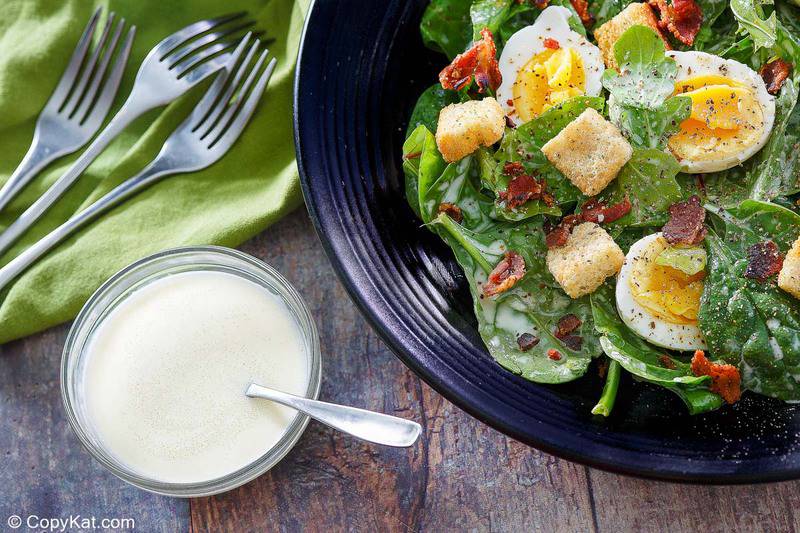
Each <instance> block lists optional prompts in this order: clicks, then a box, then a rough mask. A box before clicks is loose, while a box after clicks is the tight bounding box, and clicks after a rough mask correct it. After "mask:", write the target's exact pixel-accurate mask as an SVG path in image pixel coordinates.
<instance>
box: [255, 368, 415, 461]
mask: <svg viewBox="0 0 800 533" xmlns="http://www.w3.org/2000/svg"><path fill="white" fill-rule="evenodd" d="M245 394H246V395H247V396H249V397H251V398H264V399H266V400H272V401H273V402H277V403H279V404H282V405H286V406H287V407H291V408H293V409H296V410H298V411H300V412H301V413H305V414H307V415H308V416H310V417H311V418H313V419H314V420H317V421H319V422H322V423H323V424H326V425H328V426H331V427H332V428H335V429H338V430H339V431H343V432H345V433H349V434H350V435H353V436H354V437H358V438H359V439H363V440H366V441H369V442H374V443H376V444H384V445H386V446H397V447H407V446H411V445H412V444H414V442H415V441H416V440H417V437H419V434H420V433H421V432H422V426H420V425H419V424H417V423H416V422H413V421H411V420H405V419H403V418H398V417H396V416H389V415H384V414H381V413H375V412H373V411H367V410H365V409H358V408H356V407H347V406H345V405H336V404H332V403H327V402H320V401H319V400H310V399H308V398H302V397H300V396H295V395H293V394H287V393H285V392H281V391H277V390H274V389H268V388H266V387H262V386H261V385H257V384H255V383H251V384H250V386H249V387H247V391H246V392H245Z"/></svg>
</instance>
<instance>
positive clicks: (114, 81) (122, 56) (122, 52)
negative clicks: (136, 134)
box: [81, 26, 136, 124]
mask: <svg viewBox="0 0 800 533" xmlns="http://www.w3.org/2000/svg"><path fill="white" fill-rule="evenodd" d="M135 36H136V26H131V27H130V28H129V29H128V34H127V35H126V36H125V41H123V43H122V46H121V47H120V49H119V52H117V58H116V60H115V62H114V67H113V68H112V69H111V72H110V73H109V75H108V78H107V79H106V81H105V83H104V84H103V88H102V89H101V90H100V95H99V96H98V97H97V102H95V103H94V106H93V107H90V106H91V105H92V102H88V103H87V104H86V107H87V108H86V111H85V112H84V111H83V106H81V113H83V116H82V117H81V124H83V123H84V122H86V121H87V120H88V119H89V117H90V116H92V117H95V118H98V119H99V120H102V119H103V118H104V117H105V116H106V113H108V110H109V109H110V108H111V103H112V102H113V101H114V97H115V96H116V94H117V89H119V84H120V82H121V81H122V75H123V74H124V73H125V66H126V65H127V64H128V56H130V53H131V47H132V46H133V38H134V37H135ZM110 55H111V54H110V53H109V57H110Z"/></svg>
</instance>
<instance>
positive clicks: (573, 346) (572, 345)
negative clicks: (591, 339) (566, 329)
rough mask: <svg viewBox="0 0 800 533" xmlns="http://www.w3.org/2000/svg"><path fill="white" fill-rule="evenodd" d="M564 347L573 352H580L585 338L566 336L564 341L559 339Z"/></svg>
mask: <svg viewBox="0 0 800 533" xmlns="http://www.w3.org/2000/svg"><path fill="white" fill-rule="evenodd" d="M559 340H560V341H561V342H563V343H564V345H565V346H566V347H567V348H569V349H570V350H572V351H575V352H577V351H580V349H581V346H583V337H581V336H580V335H565V336H564V337H563V338H562V339H559Z"/></svg>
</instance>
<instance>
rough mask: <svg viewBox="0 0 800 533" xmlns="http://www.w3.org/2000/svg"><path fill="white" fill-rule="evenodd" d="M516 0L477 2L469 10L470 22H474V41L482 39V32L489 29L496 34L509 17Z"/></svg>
mask: <svg viewBox="0 0 800 533" xmlns="http://www.w3.org/2000/svg"><path fill="white" fill-rule="evenodd" d="M514 3H515V2H514V0H475V1H474V2H472V6H471V7H470V9H469V16H470V20H471V21H472V39H473V40H475V41H476V40H478V39H480V38H481V30H482V29H483V28H489V30H490V31H491V32H492V33H493V34H494V33H497V31H498V30H499V29H500V26H501V25H502V24H504V23H505V22H506V21H507V20H508V17H509V15H511V7H512V5H513V4H514Z"/></svg>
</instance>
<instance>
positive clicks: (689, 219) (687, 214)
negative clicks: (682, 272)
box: [661, 196, 706, 244]
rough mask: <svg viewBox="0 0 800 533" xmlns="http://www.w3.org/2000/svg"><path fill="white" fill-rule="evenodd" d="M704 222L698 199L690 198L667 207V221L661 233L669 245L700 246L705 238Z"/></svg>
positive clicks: (704, 211) (701, 207)
mask: <svg viewBox="0 0 800 533" xmlns="http://www.w3.org/2000/svg"><path fill="white" fill-rule="evenodd" d="M705 220H706V210H705V209H703V206H702V205H701V204H700V198H698V197H697V196H692V197H691V198H689V199H688V200H686V201H685V202H678V203H675V204H672V205H671V206H669V220H668V221H667V223H666V224H665V225H664V227H663V228H662V229H661V231H662V232H663V234H664V238H665V239H666V240H667V242H668V243H670V244H700V243H701V242H702V241H703V239H704V238H705V236H706V228H705V226H704V225H703V223H704V222H705Z"/></svg>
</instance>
